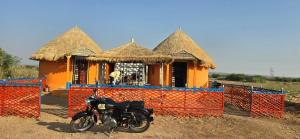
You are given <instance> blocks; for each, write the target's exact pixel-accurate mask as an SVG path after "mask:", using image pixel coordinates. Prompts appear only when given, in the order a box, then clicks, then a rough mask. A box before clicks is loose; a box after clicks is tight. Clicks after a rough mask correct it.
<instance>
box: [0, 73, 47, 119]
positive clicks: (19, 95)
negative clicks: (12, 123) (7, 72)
mask: <svg viewBox="0 0 300 139" xmlns="http://www.w3.org/2000/svg"><path fill="white" fill-rule="evenodd" d="M36 80H37V79H36ZM41 91H42V80H39V81H36V82H31V81H24V82H21V80H20V79H18V80H17V82H15V81H13V80H1V81H0V116H20V117H33V118H39V117H40V109H41Z"/></svg>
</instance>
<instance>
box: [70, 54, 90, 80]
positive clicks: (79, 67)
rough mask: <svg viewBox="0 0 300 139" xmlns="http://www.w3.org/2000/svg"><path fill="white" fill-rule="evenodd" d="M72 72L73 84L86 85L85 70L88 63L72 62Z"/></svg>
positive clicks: (81, 61) (80, 60)
mask: <svg viewBox="0 0 300 139" xmlns="http://www.w3.org/2000/svg"><path fill="white" fill-rule="evenodd" d="M74 61H75V62H74V64H73V66H74V68H73V69H74V70H73V73H74V74H73V83H74V84H87V69H88V62H87V60H84V59H75V60H74Z"/></svg>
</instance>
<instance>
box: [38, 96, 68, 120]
mask: <svg viewBox="0 0 300 139" xmlns="http://www.w3.org/2000/svg"><path fill="white" fill-rule="evenodd" d="M41 102H42V104H43V105H42V108H41V112H45V113H48V114H53V115H56V116H59V117H62V118H67V113H68V99H67V98H62V97H57V96H53V95H51V94H50V93H49V94H43V95H42V100H41Z"/></svg>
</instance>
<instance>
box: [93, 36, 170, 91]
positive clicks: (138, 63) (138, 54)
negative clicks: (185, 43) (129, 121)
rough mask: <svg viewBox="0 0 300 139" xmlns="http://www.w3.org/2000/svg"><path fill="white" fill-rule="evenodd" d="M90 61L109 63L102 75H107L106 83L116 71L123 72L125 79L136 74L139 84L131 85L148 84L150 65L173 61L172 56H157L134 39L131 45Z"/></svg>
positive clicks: (112, 50) (127, 44) (105, 53)
mask: <svg viewBox="0 0 300 139" xmlns="http://www.w3.org/2000/svg"><path fill="white" fill-rule="evenodd" d="M88 59H89V60H92V61H105V62H106V63H107V64H106V67H105V69H106V70H105V73H101V74H105V80H106V81H105V82H106V83H107V82H108V81H107V80H108V78H109V77H108V76H109V73H111V72H112V71H114V70H120V71H123V72H124V73H123V74H124V75H123V77H124V76H127V77H128V76H132V74H135V75H134V76H135V82H137V83H134V84H129V85H144V84H148V83H149V82H148V65H152V64H157V63H170V62H171V61H172V58H171V56H167V55H162V54H156V53H155V52H153V51H152V50H150V49H147V48H144V47H143V46H141V45H139V44H138V43H136V42H135V41H134V39H133V38H132V39H131V41H130V42H129V43H126V44H123V45H120V46H119V47H116V48H112V49H110V50H108V51H105V52H103V53H101V54H99V55H96V56H94V57H89V58H88ZM134 72H135V73H134ZM125 80H126V79H125ZM123 81H124V80H123V79H122V82H123ZM127 85H128V84H127Z"/></svg>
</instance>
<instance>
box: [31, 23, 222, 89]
mask: <svg viewBox="0 0 300 139" xmlns="http://www.w3.org/2000/svg"><path fill="white" fill-rule="evenodd" d="M31 59H32V60H37V61H39V78H45V79H46V86H47V88H48V89H49V90H50V91H51V92H52V93H54V94H55V93H61V92H64V91H65V89H66V82H71V83H73V84H94V83H95V81H99V82H100V83H103V84H109V83H111V80H110V74H111V73H112V72H117V71H118V72H119V73H120V76H119V79H118V82H117V84H121V85H139V86H143V85H152V86H172V87H208V71H209V69H214V68H216V65H215V64H214V62H213V60H212V59H211V58H210V57H209V55H208V54H207V53H206V52H205V51H204V50H203V49H202V48H200V47H199V46H198V45H197V43H196V42H194V41H193V40H192V38H191V37H189V36H188V35H187V34H186V33H185V32H183V31H182V30H181V29H179V30H177V31H175V32H174V33H172V34H171V35H170V36H168V37H167V38H166V39H165V40H163V41H162V42H161V43H159V44H158V45H157V46H156V47H155V48H154V49H153V50H150V49H147V48H144V47H143V46H141V45H140V44H138V43H137V42H135V40H134V39H132V40H131V41H129V42H127V43H126V42H125V43H124V44H123V45H120V46H118V47H116V48H113V49H110V50H107V51H103V50H102V49H101V47H100V46H99V45H98V44H97V43H96V42H95V41H94V40H93V39H92V38H90V37H89V36H88V35H87V34H86V33H85V32H83V31H82V30H81V29H80V28H79V27H74V28H72V29H70V30H68V31H67V32H65V33H63V34H62V35H60V36H58V37H57V38H55V39H54V40H51V41H49V42H48V43H46V44H45V45H44V46H43V47H42V48H40V49H39V50H38V51H36V52H35V53H33V54H32V56H31Z"/></svg>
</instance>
